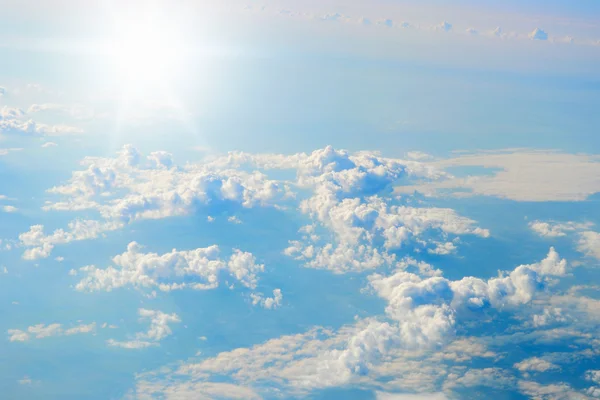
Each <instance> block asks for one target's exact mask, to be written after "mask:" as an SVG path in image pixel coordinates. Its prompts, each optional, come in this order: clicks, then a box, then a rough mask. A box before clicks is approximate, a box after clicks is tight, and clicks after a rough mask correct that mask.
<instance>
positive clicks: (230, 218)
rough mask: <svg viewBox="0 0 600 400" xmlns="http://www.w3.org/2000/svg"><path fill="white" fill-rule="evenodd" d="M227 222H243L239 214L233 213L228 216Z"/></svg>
mask: <svg viewBox="0 0 600 400" xmlns="http://www.w3.org/2000/svg"><path fill="white" fill-rule="evenodd" d="M227 222H231V223H232V224H241V223H242V220H241V219H239V218H238V217H237V216H235V215H232V216H231V217H229V218H227Z"/></svg>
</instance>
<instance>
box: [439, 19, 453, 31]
mask: <svg viewBox="0 0 600 400" xmlns="http://www.w3.org/2000/svg"><path fill="white" fill-rule="evenodd" d="M435 29H436V30H438V31H444V32H450V31H451V30H452V24H451V23H449V22H447V21H444V22H442V23H441V24H439V25H436V26H435Z"/></svg>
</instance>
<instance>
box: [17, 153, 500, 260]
mask: <svg viewBox="0 0 600 400" xmlns="http://www.w3.org/2000/svg"><path fill="white" fill-rule="evenodd" d="M82 165H83V166H84V167H85V168H84V169H83V170H80V171H75V172H73V174H72V177H71V179H70V180H69V182H68V183H67V184H65V185H61V186H56V187H53V188H51V189H50V190H49V193H51V194H55V195H59V196H63V197H64V199H63V200H61V201H57V202H50V203H48V204H47V205H46V206H45V207H44V209H45V210H46V211H52V210H60V211H67V210H71V211H81V210H90V209H92V210H97V211H98V212H99V213H100V215H102V217H103V218H104V221H75V222H73V223H72V224H75V225H80V224H86V225H89V226H90V227H92V226H95V228H94V229H92V230H94V231H95V232H96V233H95V236H94V235H92V234H89V235H84V236H83V237H86V238H93V237H97V236H98V235H99V234H101V233H103V232H107V231H110V230H114V229H118V228H120V227H122V226H124V224H128V223H132V222H135V221H137V220H142V219H157V218H166V217H170V216H179V215H188V214H190V213H194V212H202V211H203V210H204V209H206V210H208V209H209V208H215V207H219V205H221V204H222V205H225V204H237V205H239V206H241V207H246V208H250V207H275V208H278V209H284V208H285V207H286V206H287V205H290V204H293V200H294V196H295V193H294V192H293V191H292V187H291V184H290V182H284V181H276V180H271V179H268V177H267V175H266V174H265V173H264V172H263V171H268V170H272V169H295V170H296V172H297V179H296V182H294V185H295V186H296V187H298V188H299V189H300V190H309V191H312V193H313V195H312V197H310V198H308V199H306V200H303V201H301V202H300V204H299V207H300V209H301V210H302V211H303V212H305V213H306V214H308V215H310V216H311V218H314V219H316V220H317V221H318V222H319V223H320V224H321V225H322V226H324V227H325V228H327V229H330V230H332V231H333V234H334V235H336V236H337V237H338V238H339V239H340V243H338V244H339V245H338V246H335V247H332V248H327V247H326V246H325V247H322V246H319V247H316V246H315V247H314V251H313V254H314V255H315V257H318V258H320V260H321V261H315V260H313V262H314V263H315V265H316V266H317V267H322V268H329V265H331V263H332V262H333V260H335V259H344V258H348V257H353V255H352V254H351V253H352V251H350V252H349V251H348V248H349V247H354V246H353V244H355V243H356V242H357V241H366V242H365V243H361V246H362V247H357V248H358V249H359V250H358V252H359V253H361V255H360V256H359V257H358V259H359V260H360V261H359V263H360V265H359V267H358V268H359V269H360V268H373V267H374V266H378V265H382V263H384V262H386V261H384V260H387V261H389V260H391V256H389V255H387V254H381V253H380V252H378V251H377V250H376V249H374V248H373V247H372V245H371V243H369V238H370V237H375V236H378V235H383V237H385V240H386V246H387V247H388V249H392V248H397V247H399V246H401V245H402V243H403V242H404V241H405V240H409V239H411V238H415V237H417V236H419V235H420V234H421V233H422V232H423V231H424V230H428V229H432V230H439V231H441V232H442V234H443V235H447V234H454V235H458V234H476V235H480V236H487V235H488V232H487V231H486V230H484V229H480V228H476V227H473V226H472V225H473V223H474V221H471V220H469V219H466V218H462V217H459V216H457V215H456V214H455V213H454V212H453V211H452V210H449V209H435V208H429V209H426V208H423V209H417V208H413V207H406V206H392V205H389V204H387V203H386V201H384V200H383V199H382V198H378V197H372V196H374V195H376V194H378V193H383V192H386V191H389V189H390V188H391V185H392V184H393V183H394V182H396V181H398V180H399V179H411V178H413V177H415V178H418V179H438V178H440V177H443V176H445V174H444V173H442V172H440V171H438V170H436V169H435V168H434V167H431V166H429V165H427V164H424V163H421V162H417V161H410V160H409V161H404V160H398V159H390V158H384V157H381V156H380V155H379V154H377V153H369V152H358V153H355V154H350V153H348V152H346V151H343V150H335V149H333V148H332V147H326V148H324V149H320V150H316V151H314V152H312V153H311V154H305V153H298V154H292V155H280V154H248V153H240V152H233V153H229V154H228V155H227V156H223V157H216V158H214V159H212V160H208V161H206V162H203V163H199V164H188V165H186V166H185V167H179V166H177V165H175V164H174V162H173V160H172V157H171V156H170V155H169V154H168V153H166V152H154V153H151V154H150V155H149V156H148V157H146V158H145V159H144V157H143V156H142V155H141V154H140V153H139V151H137V149H135V148H134V147H132V146H124V147H123V149H122V150H121V151H120V152H119V153H118V154H117V156H116V157H115V158H97V157H95V158H94V157H89V158H86V159H84V160H83V161H82ZM252 168H254V171H252V172H249V171H248V170H249V169H252ZM369 218H374V219H376V221H375V222H376V223H375V224H373V223H372V221H370V220H369ZM232 221H233V222H235V221H234V220H232ZM34 228H35V229H34ZM40 229H41V228H40V227H39V226H36V227H32V230H36V235H37V237H38V240H37V244H36V243H34V242H33V241H31V240H27V238H28V236H31V234H32V232H28V233H27V232H26V233H24V234H22V235H21V237H22V238H23V240H22V245H24V246H25V247H30V248H29V249H27V250H26V254H25V257H26V258H28V259H34V258H41V257H47V256H48V255H49V254H50V253H51V251H52V249H53V247H54V245H56V244H59V243H68V242H70V241H73V240H80V239H78V235H77V234H74V233H70V232H69V231H66V230H61V229H59V230H57V231H56V232H54V233H53V234H50V235H39V231H40ZM71 230H73V228H71ZM352 237H353V238H354V239H352V240H353V241H352V240H350V241H348V240H349V239H351V238H352ZM302 247H303V248H304V249H303V250H302V252H303V253H304V254H305V255H306V254H309V253H310V252H311V250H306V248H307V247H310V244H306V243H304V244H302ZM441 250H442V249H441V248H440V252H441ZM290 251H291V250H290ZM307 264H308V263H307ZM343 268H346V266H344V265H341V266H340V267H339V269H343Z"/></svg>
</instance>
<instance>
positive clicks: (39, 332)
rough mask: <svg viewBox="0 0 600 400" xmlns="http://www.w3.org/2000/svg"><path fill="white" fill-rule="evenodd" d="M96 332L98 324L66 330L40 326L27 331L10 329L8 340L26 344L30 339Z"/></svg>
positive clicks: (55, 324) (53, 325)
mask: <svg viewBox="0 0 600 400" xmlns="http://www.w3.org/2000/svg"><path fill="white" fill-rule="evenodd" d="M95 330H96V323H95V322H92V323H91V324H87V325H85V324H83V325H76V326H72V327H70V328H65V327H64V326H63V325H62V324H58V323H54V324H49V325H45V324H38V325H32V326H30V327H28V328H27V329H25V330H19V329H9V330H8V335H9V338H8V340H9V341H11V342H26V341H29V340H30V339H43V338H47V337H52V336H70V335H76V334H82V333H93V332H94V331H95Z"/></svg>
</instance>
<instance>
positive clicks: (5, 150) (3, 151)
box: [0, 147, 23, 156]
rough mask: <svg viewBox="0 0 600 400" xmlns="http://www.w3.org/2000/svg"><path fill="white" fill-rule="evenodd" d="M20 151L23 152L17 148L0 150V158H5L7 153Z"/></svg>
mask: <svg viewBox="0 0 600 400" xmlns="http://www.w3.org/2000/svg"><path fill="white" fill-rule="evenodd" d="M21 150H23V149H22V148H19V147H12V148H9V149H1V148H0V156H6V155H8V154H9V153H13V152H15V151H21Z"/></svg>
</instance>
